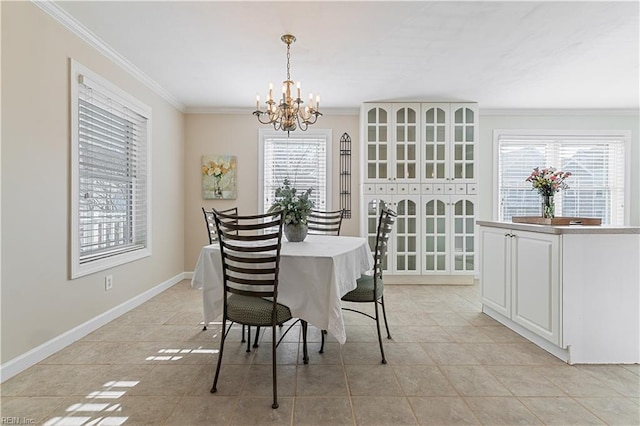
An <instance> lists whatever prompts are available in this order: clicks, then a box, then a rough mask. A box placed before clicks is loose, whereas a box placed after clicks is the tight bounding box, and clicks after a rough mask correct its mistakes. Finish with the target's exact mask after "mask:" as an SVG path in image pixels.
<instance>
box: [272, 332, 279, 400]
mask: <svg viewBox="0 0 640 426" xmlns="http://www.w3.org/2000/svg"><path fill="white" fill-rule="evenodd" d="M271 333H272V336H273V338H272V339H271V364H272V368H273V404H272V405H271V408H273V409H276V408H278V382H277V378H276V376H277V375H276V338H275V336H276V326H275V324H274V325H273V326H271Z"/></svg>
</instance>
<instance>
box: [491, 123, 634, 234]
mask: <svg viewBox="0 0 640 426" xmlns="http://www.w3.org/2000/svg"><path fill="white" fill-rule="evenodd" d="M517 137H526V138H531V139H532V143H533V139H534V138H536V137H539V138H540V141H539V142H543V141H545V140H546V141H547V143H549V142H551V140H552V139H554V138H555V139H565V140H571V139H578V140H579V139H584V140H589V139H599V140H603V139H611V140H621V141H622V142H623V146H624V150H625V155H624V178H623V181H624V191H623V204H624V206H623V215H624V217H623V225H622V226H628V225H629V221H630V201H631V188H630V182H631V161H630V155H629V153H630V146H631V132H630V131H628V130H542V129H541V130H537V129H494V130H493V163H494V165H495V167H493V182H494V185H493V187H494V191H493V204H492V205H493V215H492V216H493V220H495V221H499V220H501V219H500V176H499V171H500V140H501V139H502V138H517ZM546 166H549V164H541V165H540V167H546ZM563 171H571V170H563ZM527 173H530V171H527ZM527 176H528V174H527ZM568 183H569V185H571V182H570V180H569V181H568ZM560 196H562V195H560Z"/></svg>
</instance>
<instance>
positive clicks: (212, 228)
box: [202, 207, 218, 244]
mask: <svg viewBox="0 0 640 426" xmlns="http://www.w3.org/2000/svg"><path fill="white" fill-rule="evenodd" d="M202 214H203V215H204V223H205V225H206V227H207V236H208V237H209V244H213V243H214V242H216V241H217V240H218V233H217V231H216V221H215V219H214V213H213V212H212V211H208V210H205V209H204V207H202Z"/></svg>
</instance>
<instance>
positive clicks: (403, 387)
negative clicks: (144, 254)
mask: <svg viewBox="0 0 640 426" xmlns="http://www.w3.org/2000/svg"><path fill="white" fill-rule="evenodd" d="M385 295H386V301H387V310H388V314H389V323H390V326H391V333H392V337H393V339H392V340H385V342H384V343H385V350H386V353H387V359H388V364H387V365H382V364H380V357H379V352H378V344H377V341H376V334H375V326H374V323H373V322H372V321H371V320H369V319H367V318H365V317H362V316H359V315H356V314H353V313H349V312H345V320H346V322H347V335H348V341H347V343H346V344H345V345H344V346H340V345H339V344H338V343H336V342H335V341H334V340H333V341H332V340H331V339H330V338H329V342H328V344H327V346H326V348H325V353H324V354H319V353H318V348H319V344H318V341H319V336H320V334H319V332H318V330H316V329H315V328H312V329H311V330H310V341H311V343H310V350H311V360H310V363H309V364H308V365H304V364H303V363H302V362H301V353H300V350H301V345H300V344H299V343H298V340H299V336H298V334H299V330H297V328H296V329H294V331H295V332H297V333H298V334H295V333H290V334H289V335H287V336H286V338H285V340H284V342H283V343H282V344H281V346H280V347H279V348H278V364H279V367H278V380H279V382H278V392H279V403H280V408H278V409H277V410H273V409H272V408H271V376H270V344H269V342H270V341H271V335H270V333H267V334H265V335H263V336H262V339H261V346H260V347H259V348H257V349H254V350H253V351H252V352H251V353H246V352H245V350H244V349H245V347H244V345H242V344H240V343H239V341H240V338H239V330H233V331H232V335H231V337H229V340H228V341H227V342H228V344H227V347H226V348H225V355H224V360H223V365H222V373H221V377H220V382H219V384H218V393H216V394H211V393H209V388H210V387H211V382H212V380H213V376H214V370H215V361H216V357H217V355H216V353H215V352H216V351H217V349H218V342H219V335H220V333H219V326H217V327H216V326H211V327H210V329H209V330H207V331H202V330H201V326H199V323H200V321H201V301H200V292H199V291H197V290H193V289H191V287H190V285H189V282H188V281H183V282H181V283H179V284H177V285H175V286H174V287H173V288H171V289H169V290H167V291H165V292H163V293H162V294H160V295H158V296H157V297H155V298H153V299H152V300H150V301H148V302H147V303H145V304H144V305H142V306H140V307H138V308H137V309H135V310H133V311H131V312H129V313H127V314H125V315H123V316H122V317H120V318H118V319H117V320H114V321H112V322H111V323H109V324H107V325H105V326H104V327H102V328H100V329H99V330H96V331H95V332H93V333H91V334H90V335H88V336H86V337H85V338H83V339H82V340H80V341H78V342H76V343H74V344H72V345H70V346H69V347H67V348H65V349H63V350H62V351H60V352H58V353H56V354H55V355H53V356H51V357H49V358H48V359H46V360H44V361H43V362H40V363H39V364H37V365H35V366H33V367H31V368H29V369H28V370H26V371H24V372H22V373H21V374H19V375H17V376H15V377H13V378H11V379H10V380H8V381H6V382H5V383H3V384H2V386H1V392H2V398H1V409H2V410H1V415H2V417H3V421H4V423H7V420H6V419H5V418H6V417H18V418H19V419H20V421H22V422H23V423H22V424H25V421H24V419H31V420H32V422H31V424H44V425H118V424H126V425H136V424H147V425H180V426H189V425H200V424H202V425H205V424H206V425H218V424H220V425H223V424H225V425H257V424H278V425H321V424H324V425H394V426H395V425H415V424H433V425H450V424H486V425H520V424H548V425H590V424H611V425H638V424H640V366H638V365H576V366H569V365H567V364H565V363H563V362H561V361H560V360H558V359H556V358H555V357H553V356H551V355H549V354H548V353H547V352H545V351H543V350H541V349H540V348H538V347H537V346H535V345H533V344H531V343H529V342H527V341H526V340H524V339H523V338H521V337H520V336H518V335H517V334H515V333H513V332H511V331H510V330H509V329H507V328H505V327H503V326H502V325H500V324H499V323H497V322H495V321H494V320H492V319H490V318H488V317H487V316H485V315H483V314H482V313H480V305H479V303H478V296H477V286H400V285H394V286H387V288H386V290H385Z"/></svg>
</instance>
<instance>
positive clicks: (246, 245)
mask: <svg viewBox="0 0 640 426" xmlns="http://www.w3.org/2000/svg"><path fill="white" fill-rule="evenodd" d="M214 214H215V224H216V229H217V232H218V241H219V244H220V255H221V258H222V276H223V284H224V290H225V294H226V293H227V292H229V293H235V294H240V295H243V296H250V297H272V298H274V300H275V298H276V295H277V286H278V275H279V271H280V250H281V248H282V224H283V220H282V219H283V213H282V212H280V214H279V215H277V216H276V217H275V218H274V215H273V213H269V214H261V215H249V216H239V215H233V214H226V213H222V212H218V211H214ZM274 228H275V229H276V230H277V231H274Z"/></svg>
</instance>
